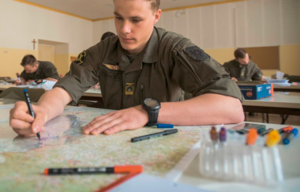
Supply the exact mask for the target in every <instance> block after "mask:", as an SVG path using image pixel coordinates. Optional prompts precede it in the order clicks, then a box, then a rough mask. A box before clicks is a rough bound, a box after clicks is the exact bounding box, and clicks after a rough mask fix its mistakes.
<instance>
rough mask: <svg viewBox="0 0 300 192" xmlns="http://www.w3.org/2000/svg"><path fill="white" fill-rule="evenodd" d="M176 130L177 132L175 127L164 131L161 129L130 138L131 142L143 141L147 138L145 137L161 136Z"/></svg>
mask: <svg viewBox="0 0 300 192" xmlns="http://www.w3.org/2000/svg"><path fill="white" fill-rule="evenodd" d="M177 132H178V130H177V129H170V130H166V131H162V132H158V133H152V134H149V135H143V136H139V137H134V138H132V139H131V142H138V141H143V140H147V139H152V138H156V137H161V136H166V135H170V134H174V133H177Z"/></svg>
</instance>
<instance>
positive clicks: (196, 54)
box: [184, 46, 210, 61]
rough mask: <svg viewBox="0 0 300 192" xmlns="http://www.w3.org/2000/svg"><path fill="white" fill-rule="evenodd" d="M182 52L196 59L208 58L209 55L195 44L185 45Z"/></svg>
mask: <svg viewBox="0 0 300 192" xmlns="http://www.w3.org/2000/svg"><path fill="white" fill-rule="evenodd" d="M184 52H186V53H187V54H188V55H189V56H190V57H191V58H193V59H195V60H197V61H204V60H206V59H208V58H210V56H209V55H207V54H206V53H205V52H204V51H203V50H202V49H200V48H199V47H197V46H193V47H187V48H185V49H184Z"/></svg>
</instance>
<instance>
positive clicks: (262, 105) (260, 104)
mask: <svg viewBox="0 0 300 192" xmlns="http://www.w3.org/2000/svg"><path fill="white" fill-rule="evenodd" d="M243 108H244V111H245V112H256V113H267V114H269V113H271V114H280V115H287V116H288V115H297V116H300V93H295V92H290V93H285V92H275V93H274V96H271V97H266V98H261V99H257V100H244V102H243ZM287 116H286V117H285V118H283V121H282V124H284V123H285V120H286V118H287ZM267 122H268V116H267Z"/></svg>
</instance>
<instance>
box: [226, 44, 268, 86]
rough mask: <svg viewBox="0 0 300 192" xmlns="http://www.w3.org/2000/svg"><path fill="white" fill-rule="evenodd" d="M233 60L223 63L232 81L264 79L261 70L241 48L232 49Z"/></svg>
mask: <svg viewBox="0 0 300 192" xmlns="http://www.w3.org/2000/svg"><path fill="white" fill-rule="evenodd" d="M234 57H235V59H234V60H231V61H229V62H227V63H224V65H223V66H224V67H225V69H226V71H228V73H229V74H230V76H231V77H232V80H234V81H252V80H253V81H264V80H265V78H264V76H263V74H262V72H261V70H260V69H259V68H258V67H257V65H256V64H255V63H253V62H252V61H251V60H250V58H249V54H248V53H247V52H246V51H245V50H244V49H242V48H238V49H236V50H235V51H234Z"/></svg>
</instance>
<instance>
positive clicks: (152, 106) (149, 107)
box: [142, 98, 160, 126]
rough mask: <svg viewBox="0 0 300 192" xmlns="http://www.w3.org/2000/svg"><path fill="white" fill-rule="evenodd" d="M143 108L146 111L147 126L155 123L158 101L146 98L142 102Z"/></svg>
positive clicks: (158, 107) (158, 106)
mask: <svg viewBox="0 0 300 192" xmlns="http://www.w3.org/2000/svg"><path fill="white" fill-rule="evenodd" d="M142 106H143V108H144V109H145V110H146V111H147V113H148V117H149V121H148V123H147V124H146V125H147V126H152V125H156V123H157V118H158V112H159V109H160V102H159V101H157V100H156V99H152V98H146V99H145V100H144V101H143V103H142Z"/></svg>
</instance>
